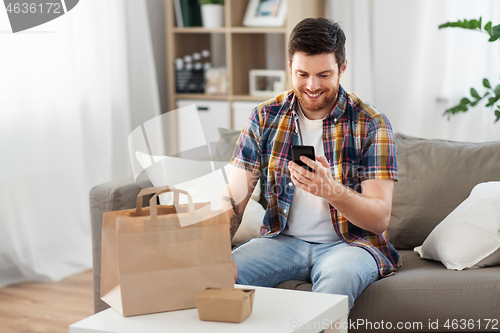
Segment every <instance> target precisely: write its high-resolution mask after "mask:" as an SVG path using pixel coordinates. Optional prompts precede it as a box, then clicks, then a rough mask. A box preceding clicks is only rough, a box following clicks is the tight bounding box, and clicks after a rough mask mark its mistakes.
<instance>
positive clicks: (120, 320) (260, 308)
mask: <svg viewBox="0 0 500 333" xmlns="http://www.w3.org/2000/svg"><path fill="white" fill-rule="evenodd" d="M235 287H236V288H251V289H255V299H254V304H253V311H252V314H251V315H250V317H248V318H247V319H245V321H243V322H242V323H239V324H235V323H222V322H210V321H201V320H200V319H199V318H198V312H197V310H196V309H189V310H180V311H171V312H162V313H155V314H149V315H143V316H134V317H126V318H125V317H122V316H121V315H120V314H118V313H117V312H116V311H115V310H113V309H106V310H104V311H102V312H99V313H97V314H95V315H93V316H91V317H88V318H86V319H83V320H81V321H79V322H77V323H74V324H72V325H70V326H69V333H137V332H140V333H160V332H161V333H164V332H186V333H188V332H217V333H219V332H220V333H224V332H231V333H234V332H249V333H255V332H273V333H279V332H320V331H322V330H323V329H326V330H325V332H329V330H327V328H328V326H329V325H331V324H333V326H331V327H333V328H334V327H337V329H336V330H334V331H336V332H343V333H347V309H348V302H347V296H342V295H332V294H322V293H313V292H308V291H297V290H286V289H276V288H263V287H249V286H239V285H236V286H235ZM335 322H337V324H335Z"/></svg>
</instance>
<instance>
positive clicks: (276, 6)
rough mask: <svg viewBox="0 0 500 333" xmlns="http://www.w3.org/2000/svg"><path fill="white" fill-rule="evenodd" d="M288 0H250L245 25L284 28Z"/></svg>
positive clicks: (244, 20)
mask: <svg viewBox="0 0 500 333" xmlns="http://www.w3.org/2000/svg"><path fill="white" fill-rule="evenodd" d="M287 8H288V0H249V1H248V6H247V10H246V12H245V17H244V19H243V25H244V26H246V27H283V26H284V25H285V21H286V13H287Z"/></svg>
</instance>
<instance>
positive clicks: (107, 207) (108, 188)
mask: <svg viewBox="0 0 500 333" xmlns="http://www.w3.org/2000/svg"><path fill="white" fill-rule="evenodd" d="M141 189H142V187H139V186H137V184H136V183H135V181H134V178H133V177H130V178H126V179H121V180H116V181H112V182H108V183H104V184H100V185H97V186H94V187H93V188H92V189H91V190H90V194H89V201H90V221H91V224H92V263H93V268H94V312H95V313H97V312H100V311H102V310H105V309H107V308H108V307H109V306H108V305H107V304H106V303H104V302H103V301H102V300H101V297H100V293H101V239H102V237H101V236H102V234H101V228H102V215H103V214H104V213H105V212H110V211H117V210H124V209H131V208H134V207H135V203H136V199H137V195H138V194H139V192H140V191H141ZM150 197H151V196H148V197H146V198H145V199H146V202H149V198H150Z"/></svg>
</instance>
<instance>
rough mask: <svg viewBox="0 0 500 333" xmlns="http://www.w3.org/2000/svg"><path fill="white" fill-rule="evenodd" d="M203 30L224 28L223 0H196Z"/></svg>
mask: <svg viewBox="0 0 500 333" xmlns="http://www.w3.org/2000/svg"><path fill="white" fill-rule="evenodd" d="M198 2H199V3H200V6H201V20H202V22H203V27H204V28H220V27H223V26H224V0H198Z"/></svg>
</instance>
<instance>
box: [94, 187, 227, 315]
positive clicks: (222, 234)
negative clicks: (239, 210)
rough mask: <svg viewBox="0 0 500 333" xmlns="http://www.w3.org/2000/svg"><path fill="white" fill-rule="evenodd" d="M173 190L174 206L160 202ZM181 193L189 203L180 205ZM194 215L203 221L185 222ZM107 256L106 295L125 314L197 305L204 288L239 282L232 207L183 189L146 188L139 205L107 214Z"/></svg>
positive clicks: (103, 270)
mask: <svg viewBox="0 0 500 333" xmlns="http://www.w3.org/2000/svg"><path fill="white" fill-rule="evenodd" d="M169 191H172V192H174V205H171V206H170V205H169V206H160V205H158V206H157V204H156V198H157V196H158V195H159V194H161V193H164V192H169ZM152 193H155V194H154V196H153V197H152V198H151V200H150V207H145V208H142V200H143V196H145V195H148V194H152ZM179 193H183V194H186V195H187V196H188V201H189V203H188V204H186V205H184V204H179ZM189 217H190V218H194V220H200V221H201V222H198V223H195V224H190V225H187V226H184V227H181V226H180V223H179V220H182V219H184V220H185V219H186V218H189ZM101 260H102V262H101V298H102V300H103V301H105V302H106V303H108V304H109V305H110V306H111V307H112V308H114V309H115V310H116V311H118V312H119V313H120V314H122V315H123V316H133V315H140V314H147V313H155V312H163V311H172V310H179V309H188V308H194V307H195V295H196V293H198V292H199V291H202V290H205V289H206V288H208V287H212V288H231V287H233V268H232V258H231V242H230V236H229V219H228V215H227V212H223V211H210V203H196V204H193V202H192V199H191V196H190V195H189V194H188V193H187V192H185V191H182V190H177V189H169V188H148V189H144V190H142V191H141V193H139V196H138V198H137V207H136V208H135V209H129V210H122V211H115V212H108V213H104V216H103V223H102V259H101Z"/></svg>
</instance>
